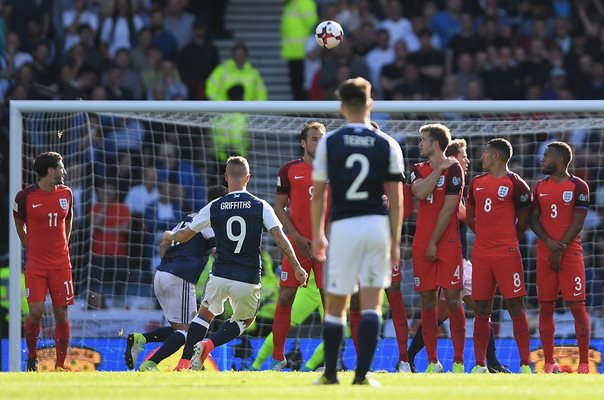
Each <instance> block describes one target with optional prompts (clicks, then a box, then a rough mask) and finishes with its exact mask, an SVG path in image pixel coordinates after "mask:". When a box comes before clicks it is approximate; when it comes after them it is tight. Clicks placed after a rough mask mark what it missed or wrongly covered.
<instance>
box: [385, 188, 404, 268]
mask: <svg viewBox="0 0 604 400" xmlns="http://www.w3.org/2000/svg"><path fill="white" fill-rule="evenodd" d="M386 190H387V191H388V200H389V206H388V214H389V216H390V241H391V247H390V261H391V263H392V266H394V265H396V264H398V262H399V260H400V258H401V230H402V225H403V212H404V209H403V200H404V198H403V184H402V183H401V182H387V183H386Z"/></svg>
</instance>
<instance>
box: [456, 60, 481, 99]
mask: <svg viewBox="0 0 604 400" xmlns="http://www.w3.org/2000/svg"><path fill="white" fill-rule="evenodd" d="M456 71H457V73H456V74H453V76H455V78H457V82H458V84H459V93H460V95H461V96H462V97H464V98H465V97H466V95H467V93H466V90H467V84H468V82H469V81H470V80H471V79H478V78H480V77H479V76H478V75H477V74H476V73H475V72H474V60H473V59H472V55H471V54H470V53H461V54H459V57H458V58H457V68H456Z"/></svg>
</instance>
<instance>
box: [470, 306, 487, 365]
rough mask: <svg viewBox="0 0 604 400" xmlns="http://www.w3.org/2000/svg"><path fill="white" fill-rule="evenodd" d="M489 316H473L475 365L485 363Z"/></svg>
mask: <svg viewBox="0 0 604 400" xmlns="http://www.w3.org/2000/svg"><path fill="white" fill-rule="evenodd" d="M489 318H490V317H489V316H485V317H479V316H475V317H474V355H475V356H476V365H481V366H483V367H484V366H486V365H487V347H488V346H489V336H490V335H491V330H490V328H489Z"/></svg>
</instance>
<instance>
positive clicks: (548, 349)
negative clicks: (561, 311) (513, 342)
mask: <svg viewBox="0 0 604 400" xmlns="http://www.w3.org/2000/svg"><path fill="white" fill-rule="evenodd" d="M555 308H556V302H554V301H543V302H540V303H539V336H540V337H541V347H543V357H544V358H545V363H546V364H553V363H554V331H555V329H556V328H555V325H554V310H555Z"/></svg>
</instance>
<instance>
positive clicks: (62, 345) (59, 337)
mask: <svg viewBox="0 0 604 400" xmlns="http://www.w3.org/2000/svg"><path fill="white" fill-rule="evenodd" d="M69 334H70V329H69V321H65V322H63V323H62V324H57V326H56V327H55V345H56V346H57V363H56V366H57V367H64V364H65V357H66V356H67V347H68V346H69Z"/></svg>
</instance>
